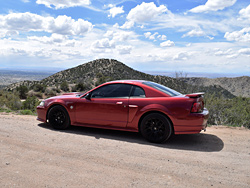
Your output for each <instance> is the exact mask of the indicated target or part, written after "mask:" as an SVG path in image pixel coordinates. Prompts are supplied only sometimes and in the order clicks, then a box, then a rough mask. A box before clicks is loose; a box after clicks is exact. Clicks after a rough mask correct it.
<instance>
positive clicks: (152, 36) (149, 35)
mask: <svg viewBox="0 0 250 188" xmlns="http://www.w3.org/2000/svg"><path fill="white" fill-rule="evenodd" d="M144 36H145V38H148V39H150V40H154V41H156V40H157V39H158V40H167V36H166V35H159V33H158V32H155V33H154V34H152V33H151V32H146V33H144Z"/></svg>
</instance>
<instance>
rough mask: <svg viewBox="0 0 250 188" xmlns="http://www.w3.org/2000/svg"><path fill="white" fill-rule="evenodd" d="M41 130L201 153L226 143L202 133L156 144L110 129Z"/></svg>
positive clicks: (134, 133) (216, 148)
mask: <svg viewBox="0 0 250 188" xmlns="http://www.w3.org/2000/svg"><path fill="white" fill-rule="evenodd" d="M38 126H39V127H41V128H46V129H49V130H51V131H57V132H65V133H69V134H78V135H83V136H91V137H95V138H96V139H101V138H105V139H111V140H119V141H125V142H130V143H137V144H143V145H151V146H155V147H161V148H168V149H177V150H191V151H201V152H218V151H221V150H222V149H223V148H224V142H223V141H222V140H221V139H220V138H219V137H217V136H215V135H212V134H208V133H200V134H186V135H173V136H172V137H171V138H170V139H169V140H168V141H167V142H166V143H162V144H155V143H150V142H148V141H146V140H145V139H144V138H143V137H142V136H141V135H140V134H139V133H136V132H127V131H117V130H108V129H97V128H89V127H78V126H71V127H70V128H69V129H67V130H55V129H53V128H52V127H51V126H50V125H49V124H46V123H40V124H38Z"/></svg>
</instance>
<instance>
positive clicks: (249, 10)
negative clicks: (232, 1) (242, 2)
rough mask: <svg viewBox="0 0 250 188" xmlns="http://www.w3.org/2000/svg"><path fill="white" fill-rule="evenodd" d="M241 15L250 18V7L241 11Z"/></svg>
mask: <svg viewBox="0 0 250 188" xmlns="http://www.w3.org/2000/svg"><path fill="white" fill-rule="evenodd" d="M239 14H240V16H241V17H243V18H250V5H248V6H247V7H246V8H243V9H241V10H240V11H239Z"/></svg>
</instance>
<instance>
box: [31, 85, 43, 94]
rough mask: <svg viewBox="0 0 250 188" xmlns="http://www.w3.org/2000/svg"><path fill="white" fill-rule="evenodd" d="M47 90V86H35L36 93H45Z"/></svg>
mask: <svg viewBox="0 0 250 188" xmlns="http://www.w3.org/2000/svg"><path fill="white" fill-rule="evenodd" d="M45 89H46V86H45V85H42V84H35V85H34V86H33V90H34V91H35V92H42V93H43V92H44V91H45Z"/></svg>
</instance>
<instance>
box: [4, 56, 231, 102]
mask: <svg viewBox="0 0 250 188" xmlns="http://www.w3.org/2000/svg"><path fill="white" fill-rule="evenodd" d="M120 79H138V80H150V81H154V82H158V83H160V84H163V85H165V86H168V87H170V88H173V89H175V90H177V91H179V92H181V93H193V92H200V91H203V92H207V93H221V94H222V95H223V96H225V97H227V98H232V97H234V95H233V94H231V93H230V92H228V91H227V90H226V89H224V88H222V87H221V86H218V85H209V86H206V87H204V86H202V85H190V84H188V83H185V82H183V81H182V80H180V79H175V78H171V77H167V76H153V75H150V74H146V73H143V72H139V71H136V70H134V69H132V68H130V67H128V66H126V65H125V64H123V63H121V62H119V61H117V60H113V59H98V60H94V61H91V62H88V63H85V64H82V65H79V66H77V67H74V68H71V69H67V70H64V71H61V72H58V73H56V74H53V75H52V76H49V77H47V78H45V79H43V80H41V81H39V82H38V81H23V82H19V83H15V84H11V85H9V86H8V87H7V88H6V89H7V90H14V89H15V88H16V87H17V86H20V85H25V86H27V87H29V88H32V87H33V86H34V85H35V84H41V85H45V86H46V87H57V88H58V87H59V86H60V84H61V83H63V82H65V81H66V82H67V83H68V84H69V85H70V86H72V87H74V85H76V84H79V83H84V84H85V85H87V86H88V89H90V88H93V87H94V86H97V85H99V84H101V83H103V82H106V81H110V80H120Z"/></svg>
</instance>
